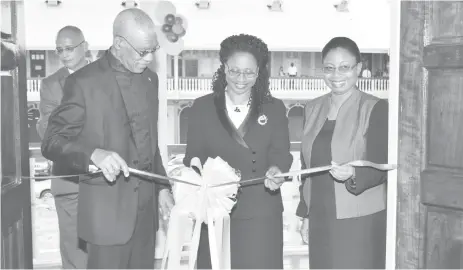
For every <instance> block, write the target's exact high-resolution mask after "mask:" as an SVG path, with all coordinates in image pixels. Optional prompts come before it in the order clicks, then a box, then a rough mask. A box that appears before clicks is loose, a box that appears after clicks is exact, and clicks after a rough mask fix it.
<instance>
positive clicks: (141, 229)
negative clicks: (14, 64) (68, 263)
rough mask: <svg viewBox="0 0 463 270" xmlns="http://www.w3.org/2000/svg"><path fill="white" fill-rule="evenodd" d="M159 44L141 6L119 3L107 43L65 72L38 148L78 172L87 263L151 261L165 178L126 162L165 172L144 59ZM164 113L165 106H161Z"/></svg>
mask: <svg viewBox="0 0 463 270" xmlns="http://www.w3.org/2000/svg"><path fill="white" fill-rule="evenodd" d="M158 48H159V45H158V41H157V37H156V32H155V25H154V23H153V21H152V20H151V18H150V17H149V16H148V15H147V14H146V13H145V12H143V11H142V10H140V9H136V8H131V9H125V10H123V11H121V12H120V13H119V14H118V15H117V16H116V19H115V21H114V25H113V44H112V46H111V48H110V49H109V50H108V51H107V52H106V53H105V54H104V55H103V56H102V57H101V58H100V59H98V60H97V61H95V62H93V63H91V64H89V65H87V66H85V67H84V68H82V69H80V70H78V71H76V72H75V73H73V74H72V75H70V76H69V77H68V78H67V79H66V84H65V86H64V96H63V99H62V103H61V105H60V106H59V107H58V108H57V109H56V110H55V111H54V112H53V113H52V115H51V116H50V119H49V124H48V127H47V130H46V132H45V136H44V140H43V143H42V154H43V155H44V156H45V157H46V158H48V159H50V160H62V161H63V162H64V163H65V164H66V166H67V167H68V168H72V170H73V171H74V173H77V174H87V173H89V172H91V168H90V167H91V166H96V167H97V168H98V169H99V170H101V173H95V174H87V175H86V176H83V177H80V182H79V204H78V224H77V229H78V235H79V237H81V238H82V239H83V240H85V241H86V242H87V244H88V245H87V251H88V263H87V267H86V268H87V269H129V268H130V269H154V254H155V252H154V248H155V239H156V238H155V236H156V234H155V233H156V230H157V228H158V207H159V209H160V211H161V213H162V214H163V215H164V217H165V218H167V217H168V216H169V215H170V210H171V208H172V207H173V204H174V201H173V197H172V194H171V192H170V190H169V184H168V183H166V185H162V184H159V183H157V182H153V181H152V179H145V178H143V177H139V176H137V175H135V174H133V173H132V174H130V175H129V169H128V168H129V167H131V168H135V169H138V170H142V171H147V172H153V173H156V174H162V175H166V171H165V169H164V167H163V164H162V160H161V155H160V152H159V147H158V129H157V123H158V121H157V120H158V103H159V101H158V76H157V74H156V73H154V72H153V71H151V70H150V69H149V68H147V67H148V65H149V64H150V63H151V62H152V61H153V60H154V54H155V51H156V50H157V49H158ZM161 113H165V112H161Z"/></svg>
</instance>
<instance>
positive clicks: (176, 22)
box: [175, 14, 188, 30]
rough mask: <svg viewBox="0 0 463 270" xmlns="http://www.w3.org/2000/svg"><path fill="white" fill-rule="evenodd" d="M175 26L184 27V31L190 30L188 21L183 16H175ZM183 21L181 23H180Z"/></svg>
mask: <svg viewBox="0 0 463 270" xmlns="http://www.w3.org/2000/svg"><path fill="white" fill-rule="evenodd" d="M175 16H176V17H175V24H180V25H182V27H183V29H185V30H187V29H188V20H187V19H186V17H185V16H183V15H181V14H176V15H175ZM180 21H181V23H179V22H180Z"/></svg>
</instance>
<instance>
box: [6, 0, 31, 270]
mask: <svg viewBox="0 0 463 270" xmlns="http://www.w3.org/2000/svg"><path fill="white" fill-rule="evenodd" d="M1 7H2V17H3V18H2V21H3V22H4V21H5V17H4V16H9V17H10V18H11V26H10V27H9V29H5V28H7V27H6V26H5V25H4V24H2V31H4V32H7V33H8V32H10V33H11V34H12V38H11V39H12V41H13V42H14V43H16V44H17V45H19V46H20V48H21V49H20V50H19V52H20V53H19V56H18V57H17V58H16V61H15V63H12V64H13V65H12V66H10V67H9V68H8V69H10V70H9V71H5V72H2V77H1V96H0V104H1V105H0V106H1V110H0V113H1V115H0V116H1V117H0V118H1V128H0V137H1V144H0V147H1V148H0V153H1V155H0V156H1V157H0V158H1V162H0V172H1V177H2V178H1V211H2V212H1V213H2V214H1V232H2V237H1V267H2V269H31V268H32V230H31V227H32V226H31V197H30V196H31V193H30V181H29V180H28V179H24V178H23V176H29V149H28V148H29V147H28V145H29V143H28V132H27V104H26V103H27V100H26V99H27V91H26V59H25V52H24V15H23V3H22V2H21V1H2V3H1ZM7 26H9V25H7ZM3 51H4V47H3V46H2V55H3ZM2 64H3V63H2ZM2 67H3V65H2Z"/></svg>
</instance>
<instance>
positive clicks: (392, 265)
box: [386, 0, 401, 269]
mask: <svg viewBox="0 0 463 270" xmlns="http://www.w3.org/2000/svg"><path fill="white" fill-rule="evenodd" d="M389 8H390V10H389V12H390V31H389V34H390V51H389V61H390V62H389V93H388V101H389V134H388V135H389V142H388V145H389V150H388V159H389V163H390V164H397V163H398V160H399V159H398V148H399V90H400V88H399V83H400V73H399V70H400V18H401V1H400V0H390V1H389ZM388 179H389V180H388V183H387V232H386V269H396V245H397V199H398V196H397V188H398V184H397V183H398V182H397V180H398V178H397V170H392V171H389V172H388Z"/></svg>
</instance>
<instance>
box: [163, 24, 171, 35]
mask: <svg viewBox="0 0 463 270" xmlns="http://www.w3.org/2000/svg"><path fill="white" fill-rule="evenodd" d="M171 31H172V25H170V24H167V23H166V24H163V25H162V32H164V33H170V32H171Z"/></svg>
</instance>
